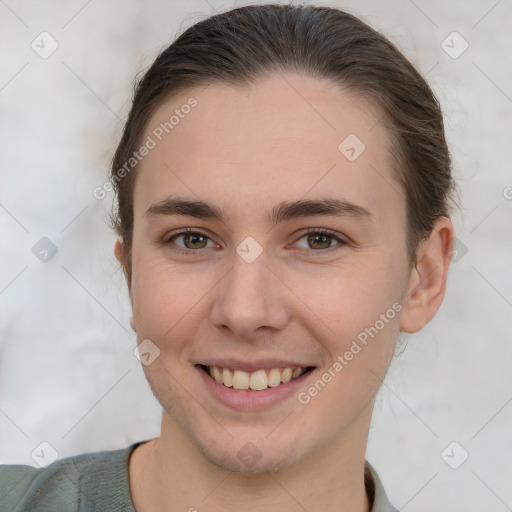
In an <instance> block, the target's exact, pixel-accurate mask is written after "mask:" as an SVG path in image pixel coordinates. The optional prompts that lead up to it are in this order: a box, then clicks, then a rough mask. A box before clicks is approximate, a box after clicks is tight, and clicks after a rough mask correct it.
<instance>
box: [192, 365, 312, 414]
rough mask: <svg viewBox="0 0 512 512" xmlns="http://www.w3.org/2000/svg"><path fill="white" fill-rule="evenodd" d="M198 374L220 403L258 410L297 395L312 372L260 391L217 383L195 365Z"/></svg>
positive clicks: (248, 409) (242, 409) (242, 408)
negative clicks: (234, 387)
mask: <svg viewBox="0 0 512 512" xmlns="http://www.w3.org/2000/svg"><path fill="white" fill-rule="evenodd" d="M196 369H197V371H198V372H199V375H200V376H201V378H202V379H203V382H204V383H205V385H206V389H208V391H209V392H210V393H211V394H212V395H213V396H214V397H215V398H216V399H217V400H218V401H219V402H221V403H223V404H224V405H227V406H228V407H231V408H232V409H238V410H240V411H258V410H262V409H267V408H269V407H272V406H273V405H274V404H277V403H279V402H282V401H283V400H286V399H287V398H289V397H290V396H292V395H297V394H298V392H299V390H300V388H301V387H303V385H304V381H305V380H306V379H307V378H309V376H310V375H311V374H312V373H313V372H314V370H310V371H309V372H307V373H304V374H302V375H301V376H300V377H297V378H296V379H293V380H291V381H290V382H287V383H286V384H279V386H276V387H268V388H267V389H264V390H262V391H245V390H242V389H233V388H228V387H227V386H224V385H223V384H219V383H218V382H217V381H216V380H215V379H213V378H212V377H210V376H209V375H208V374H207V373H206V372H205V371H204V370H203V369H202V368H201V367H199V366H196Z"/></svg>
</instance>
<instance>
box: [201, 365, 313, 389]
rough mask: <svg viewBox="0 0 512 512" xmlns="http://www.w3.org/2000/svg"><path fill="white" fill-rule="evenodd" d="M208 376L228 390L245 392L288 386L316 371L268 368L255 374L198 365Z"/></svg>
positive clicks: (295, 368)
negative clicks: (291, 382)
mask: <svg viewBox="0 0 512 512" xmlns="http://www.w3.org/2000/svg"><path fill="white" fill-rule="evenodd" d="M198 366H199V367H200V368H201V369H202V370H203V371H204V372H205V373H206V374H207V375H209V376H210V377H211V378H212V379H214V380H215V381H216V382H217V383H218V384H222V385H223V386H225V387H227V388H233V389H238V390H245V391H263V390H265V389H267V388H269V387H270V388H274V387H278V386H280V385H282V384H287V383H288V382H290V381H291V380H295V379H298V378H299V377H301V376H302V375H304V374H306V373H308V372H310V371H311V370H313V369H314V366H305V367H294V368H290V367H288V368H266V369H261V370H256V371H254V372H245V371H243V370H231V369H229V368H221V367H219V366H205V365H202V364H200V365H198Z"/></svg>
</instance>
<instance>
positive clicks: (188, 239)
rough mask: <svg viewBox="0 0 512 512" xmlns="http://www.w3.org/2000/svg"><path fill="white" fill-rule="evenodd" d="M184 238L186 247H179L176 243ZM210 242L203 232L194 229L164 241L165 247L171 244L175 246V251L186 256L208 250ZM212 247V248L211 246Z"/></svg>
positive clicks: (184, 230)
mask: <svg viewBox="0 0 512 512" xmlns="http://www.w3.org/2000/svg"><path fill="white" fill-rule="evenodd" d="M180 238H182V240H183V244H184V246H180V245H177V244H176V243H175V242H174V241H175V240H178V239H180ZM208 240H210V238H209V237H208V236H207V235H206V234H205V233H203V232H202V231H197V230H194V229H190V228H188V229H183V230H181V231H180V232H179V233H175V234H174V235H172V236H169V237H166V238H165V239H164V240H163V243H164V245H168V244H171V242H172V245H173V246H174V247H173V250H175V251H177V252H181V253H185V254H190V253H191V252H197V250H198V249H206V248H207V244H208ZM214 245H215V244H214ZM210 247H211V246H210Z"/></svg>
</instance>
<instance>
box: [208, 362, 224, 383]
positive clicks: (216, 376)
mask: <svg viewBox="0 0 512 512" xmlns="http://www.w3.org/2000/svg"><path fill="white" fill-rule="evenodd" d="M211 371H212V369H211V368H210V372H211ZM213 378H214V379H215V380H216V381H217V382H218V383H219V384H222V373H221V371H220V370H219V369H218V368H217V367H216V366H214V367H213Z"/></svg>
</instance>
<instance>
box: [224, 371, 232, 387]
mask: <svg viewBox="0 0 512 512" xmlns="http://www.w3.org/2000/svg"><path fill="white" fill-rule="evenodd" d="M222 384H224V386H227V387H228V388H230V387H232V386H233V375H232V373H231V372H230V371H229V370H228V369H227V368H223V369H222Z"/></svg>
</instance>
